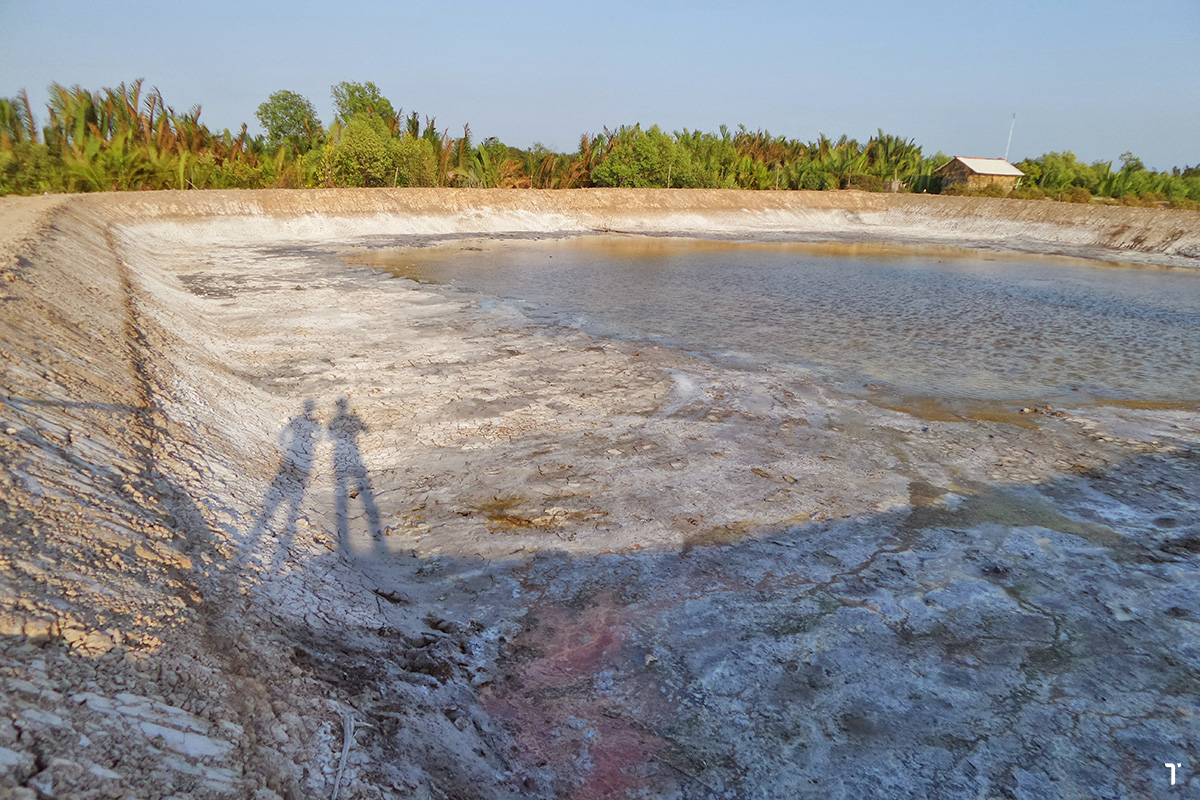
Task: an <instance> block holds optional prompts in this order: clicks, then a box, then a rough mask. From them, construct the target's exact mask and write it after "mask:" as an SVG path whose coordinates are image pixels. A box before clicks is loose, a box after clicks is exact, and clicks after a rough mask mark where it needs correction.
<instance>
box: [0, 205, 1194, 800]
mask: <svg viewBox="0 0 1200 800" xmlns="http://www.w3.org/2000/svg"><path fill="white" fill-rule="evenodd" d="M332 194H333V193H331V196H332ZM346 196H348V195H345V194H338V195H337V197H346ZM166 197H168V198H175V197H177V196H176V195H167V196H166ZM8 202H9V203H10V205H8V206H5V207H4V208H3V209H0V210H2V211H4V213H5V214H7V216H6V217H5V222H6V226H7V233H6V238H7V244H6V248H7V250H5V251H4V253H3V255H4V256H5V258H6V259H7V260H6V261H5V262H4V273H3V281H2V282H0V292H2V294H3V304H2V306H0V307H2V308H3V314H2V315H0V359H2V361H3V365H4V393H3V395H2V396H0V402H2V406H3V407H2V409H0V414H2V419H0V509H2V510H0V525H2V529H0V685H2V686H3V692H2V693H0V796H12V797H21V798H35V797H86V798H108V797H112V798H118V797H121V798H123V797H130V796H135V797H146V798H165V797H196V798H210V797H211V798H216V797H254V798H257V800H272V799H273V798H279V797H284V798H307V797H329V796H331V795H332V794H333V793H334V792H335V791H336V792H337V793H338V797H341V798H385V797H389V798H390V797H396V798H400V797H420V798H442V797H454V798H474V797H514V798H515V797H544V798H550V797H569V798H602V797H667V798H670V797H675V798H709V797H729V798H750V797H755V798H776V797H779V798H783V797H787V798H804V797H811V798H866V797H880V798H908V797H922V798H1031V799H1032V798H1057V797H1063V798H1069V797H1081V798H1082V797H1089V798H1090V797H1101V798H1142V797H1146V798H1149V797H1167V796H1179V797H1187V796H1195V795H1198V794H1200V776H1198V775H1200V638H1198V634H1200V592H1198V590H1200V506H1198V505H1197V503H1198V502H1200V500H1198V498H1200V449H1198V448H1200V417H1198V415H1197V413H1196V409H1195V408H1187V407H1177V408H1170V409H1155V408H1130V407H1121V406H1094V407H1088V408H1079V409H1066V410H1054V409H1037V410H1036V411H1037V413H1033V414H1026V415H1024V416H1020V417H1017V416H1015V415H1011V416H1006V415H1003V414H1001V415H999V416H998V417H997V418H996V419H994V420H988V419H966V418H955V417H954V416H953V415H945V414H942V415H938V418H936V419H929V418H921V417H919V416H916V415H913V414H909V413H904V412H902V411H896V410H888V409H881V408H879V407H876V406H874V405H871V404H869V403H867V402H865V401H863V400H861V399H856V398H851V397H847V396H844V395H840V394H838V393H835V392H833V391H830V390H828V389H827V388H824V387H822V386H820V385H817V384H815V383H813V382H812V381H811V380H810V379H808V378H805V377H804V376H803V375H799V374H796V373H792V372H788V371H786V370H784V369H782V368H766V369H762V370H756V371H747V370H737V369H732V368H729V367H725V366H721V365H719V364H714V363H712V362H709V361H705V360H702V359H700V358H697V357H694V356H691V355H687V354H683V353H680V352H675V351H671V350H669V349H664V348H660V347H653V346H648V345H644V344H637V343H633V342H624V341H615V340H602V339H596V338H592V337H589V336H587V335H585V334H584V333H582V332H579V331H573V330H569V329H550V328H541V327H535V326H532V325H530V324H529V322H528V321H527V320H526V319H524V318H522V317H520V316H519V315H517V314H516V313H515V312H512V311H511V310H505V308H503V307H492V306H490V305H488V304H480V303H479V302H477V301H475V300H472V299H471V298H469V297H464V296H463V295H460V294H455V293H452V292H446V291H444V290H441V289H438V288H434V287H425V286H418V285H416V284H413V283H411V282H409V281H405V280H399V279H392V278H389V277H388V276H387V275H385V274H383V273H380V272H378V271H374V270H371V269H370V268H368V267H365V266H347V265H346V264H345V263H343V261H342V260H340V259H339V258H338V256H337V254H338V252H340V251H341V250H343V249H344V248H346V247H349V246H351V245H353V244H356V243H357V239H356V236H359V235H360V234H361V233H362V232H363V231H362V230H361V229H360V228H353V226H347V228H348V229H351V228H353V230H354V231H355V233H353V234H351V233H346V234H345V236H343V237H342V238H340V239H339V238H337V237H336V236H333V237H331V236H330V235H328V234H321V235H320V236H317V235H314V234H311V233H306V232H304V231H303V230H299V229H298V228H297V227H296V226H297V225H298V224H299V223H298V222H296V219H297V218H296V217H288V216H286V215H282V216H280V217H279V218H278V219H275V220H273V219H272V218H271V217H270V216H267V217H265V218H264V219H265V221H264V222H263V223H262V224H260V225H257V226H255V225H241V227H239V224H238V223H237V220H236V219H234V220H232V221H229V220H224V219H222V218H220V217H213V216H211V212H207V213H209V216H203V215H198V216H197V218H196V220H194V221H193V220H191V219H190V218H189V217H188V216H187V214H186V213H182V212H180V211H178V210H177V209H173V208H172V209H170V210H160V211H158V212H155V213H153V214H147V215H146V216H145V217H144V218H142V217H139V216H138V215H128V214H122V213H116V212H110V211H107V210H106V207H105V206H104V205H103V203H101V202H99V201H97V200H92V199H89V200H87V201H83V200H75V201H62V200H28V201H21V203H20V204H18V203H16V201H8ZM116 202H117V201H114V203H116ZM121 202H126V201H121ZM128 202H134V201H128ZM136 202H142V201H140V200H138V201H136ZM154 202H158V201H154ZM161 202H162V205H163V207H164V209H166V207H167V206H169V205H170V203H171V202H176V201H175V200H174V199H171V200H170V202H168V201H167V200H163V201H161ZM331 202H333V201H331ZM563 202H565V201H563ZM39 203H40V204H41V205H38V204H39ZM368 205H369V204H368ZM367 210H371V209H367ZM185 211H186V209H185ZM343 211H344V209H343ZM374 211H375V213H379V214H386V213H387V212H386V209H375V210H374ZM486 212H487V209H486V208H484V209H483V210H482V211H480V212H478V213H476V212H472V213H473V214H475V216H471V215H468V218H467V220H466V221H465V222H464V221H462V220H459V221H458V222H455V223H454V224H455V225H458V226H459V227H460V228H461V231H462V232H463V233H466V232H470V231H472V230H478V228H472V227H469V226H470V225H471V223H472V221H477V220H478V214H484V215H486ZM230 213H231V214H232V213H233V212H230ZM237 213H242V212H237ZM362 213H366V211H363V212H362ZM447 213H448V212H447ZM906 213H911V212H906ZM1138 219H1141V218H1140V217H1139V218H1138ZM552 222H553V225H557V226H559V227H560V228H564V229H566V230H578V229H582V228H583V227H584V226H582V225H580V226H577V227H571V226H570V225H565V226H564V224H563V222H562V220H561V219H558V218H556V219H555V220H552ZM372 224H373V225H375V226H376V228H377V229H386V227H387V225H388V224H390V223H389V222H388V221H387V220H386V219H384V220H383V221H379V220H376V221H375V222H373V223H372ZM553 225H551V223H547V226H548V227H551V228H552V227H553ZM336 227H337V226H336V225H333V228H334V229H335V230H336ZM448 228H453V225H450V224H449V223H447V225H446V226H443V227H442V228H438V229H437V230H436V231H433V232H436V233H439V234H447V233H449V234H454V233H455V231H454V230H449V229H448ZM532 230H534V231H535V232H536V231H538V230H540V229H538V228H533V229H532ZM369 232H371V231H368V233H369ZM376 232H377V231H376ZM683 232H685V233H689V232H694V231H683ZM810 233H811V232H810ZM526 235H531V234H528V233H527V234H526ZM771 235H772V236H773V237H776V238H778V237H779V236H782V235H783V234H780V233H779V232H773V233H772V234H771ZM797 237H799V233H797ZM1044 248H1045V249H1047V250H1050V249H1052V248H1051V247H1050V246H1049V245H1045V246H1044ZM1017 423H1019V424H1017ZM351 721H352V722H351ZM348 730H349V731H350V736H349V738H348V739H347V738H346V736H345V733H346V731H348ZM343 757H344V760H343ZM1164 762H1179V763H1181V764H1184V765H1186V766H1185V768H1184V769H1183V770H1182V771H1181V773H1180V779H1179V783H1178V785H1177V786H1175V787H1168V786H1167V774H1166V771H1165V770H1164V768H1163V766H1162V765H1163V763H1164ZM1169 792H1174V793H1175V794H1174V795H1172V794H1169ZM1188 792H1191V793H1192V794H1191V795H1189V794H1188Z"/></svg>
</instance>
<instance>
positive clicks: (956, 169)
mask: <svg viewBox="0 0 1200 800" xmlns="http://www.w3.org/2000/svg"><path fill="white" fill-rule="evenodd" d="M935 174H937V175H941V176H942V188H945V187H947V186H953V185H955V184H960V185H963V186H966V187H967V188H968V189H972V190H974V189H982V188H984V187H985V186H999V187H1000V188H1002V189H1004V191H1006V192H1007V191H1010V190H1012V189H1014V188H1016V185H1017V182H1018V181H1019V180H1020V179H1021V178H1022V177H1023V176H1024V175H1025V173H1024V172H1021V170H1019V169H1017V168H1016V167H1014V166H1013V165H1012V164H1010V163H1008V162H1007V161H1005V160H1004V159H1003V158H968V157H966V156H955V157H954V158H952V159H951V160H950V161H949V162H948V163H946V164H944V165H943V166H941V167H939V168H938V170H937V172H936V173H935Z"/></svg>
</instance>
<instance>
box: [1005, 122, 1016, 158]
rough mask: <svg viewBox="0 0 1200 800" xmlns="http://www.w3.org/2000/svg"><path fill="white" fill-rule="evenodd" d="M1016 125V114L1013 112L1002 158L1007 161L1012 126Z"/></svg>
mask: <svg viewBox="0 0 1200 800" xmlns="http://www.w3.org/2000/svg"><path fill="white" fill-rule="evenodd" d="M1015 127H1017V115H1016V114H1013V121H1012V125H1010V126H1009V128H1008V144H1006V145H1004V160H1005V161H1008V149H1009V148H1010V147H1012V135H1013V128H1015Z"/></svg>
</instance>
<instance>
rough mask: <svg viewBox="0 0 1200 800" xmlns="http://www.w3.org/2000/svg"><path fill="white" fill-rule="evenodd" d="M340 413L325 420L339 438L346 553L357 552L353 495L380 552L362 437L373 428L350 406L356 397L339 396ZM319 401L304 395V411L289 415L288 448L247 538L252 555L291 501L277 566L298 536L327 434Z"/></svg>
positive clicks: (339, 507) (339, 518)
mask: <svg viewBox="0 0 1200 800" xmlns="http://www.w3.org/2000/svg"><path fill="white" fill-rule="evenodd" d="M336 408H337V413H336V415H335V416H334V417H333V419H331V420H330V421H329V423H328V424H327V425H326V426H325V430H326V432H327V433H328V436H329V438H330V440H331V441H332V443H333V480H334V514H335V518H336V522H337V537H338V548H339V549H340V550H341V551H342V552H343V553H350V552H351V542H350V501H351V500H355V499H360V500H361V501H362V505H363V511H364V512H365V514H366V517H367V528H368V530H369V531H370V534H371V540H372V542H373V543H374V549H375V552H377V553H382V552H383V551H384V541H383V526H382V525H381V524H380V521H379V507H378V506H377V504H376V502H375V492H374V489H373V488H372V486H371V477H370V474H369V472H368V470H367V466H366V464H365V463H364V462H363V457H362V450H361V448H360V446H359V443H358V437H359V436H360V435H361V434H363V433H366V432H367V431H368V428H367V424H366V423H365V422H364V421H363V420H362V418H361V417H359V416H358V415H357V414H355V413H354V412H353V411H351V410H350V401H349V400H348V399H347V398H345V397H339V398H338V399H337V402H336ZM315 412H316V402H315V401H314V400H313V399H312V398H308V399H306V400H305V401H304V409H303V411H302V412H301V413H300V414H298V415H296V416H295V417H292V418H291V419H290V420H288V423H287V425H285V426H284V428H283V430H282V431H280V433H279V444H280V447H281V448H282V450H283V454H282V456H281V458H280V462H279V468H278V469H277V470H276V472H275V477H274V479H273V480H272V481H271V485H270V486H269V487H268V488H267V491H266V494H265V495H264V497H263V507H262V511H261V512H259V513H258V514H257V515H256V516H255V520H254V524H253V525H252V526H251V527H250V531H249V533H247V535H246V537H245V539H244V540H243V542H242V546H241V550H242V554H243V556H248V555H250V553H251V551H253V550H254V549H256V548H257V547H258V544H259V542H260V540H261V539H262V538H263V535H264V534H265V533H266V531H267V529H268V528H269V527H270V526H271V521H272V520H273V519H274V518H275V516H276V515H277V513H278V512H279V509H280V506H286V507H287V511H286V515H285V517H284V522H283V527H282V530H280V531H279V533H278V536H277V537H276V541H275V543H274V547H273V550H274V557H273V559H272V562H271V568H272V570H278V569H279V567H280V566H281V564H282V559H283V558H284V556H285V554H286V553H287V552H288V551H289V550H290V549H291V545H292V541H293V540H294V539H295V537H296V527H297V524H298V522H299V519H300V514H301V505H302V503H303V500H304V495H305V494H306V493H307V491H308V485H309V482H310V480H311V478H312V473H313V466H314V462H315V459H316V449H317V443H318V441H319V439H320V438H321V435H322V431H321V427H322V426H321V422H320V421H319V420H318V419H317V418H316V415H315Z"/></svg>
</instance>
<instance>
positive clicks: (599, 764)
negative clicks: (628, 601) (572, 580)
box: [482, 593, 677, 800]
mask: <svg viewBox="0 0 1200 800" xmlns="http://www.w3.org/2000/svg"><path fill="white" fill-rule="evenodd" d="M652 615H653V614H652V611H651V610H650V609H648V608H641V607H639V608H638V609H637V610H636V612H632V613H631V611H630V609H628V608H627V607H625V606H624V605H623V604H622V603H621V602H620V600H619V599H618V598H617V597H615V596H613V595H612V594H611V593H605V594H601V595H596V596H594V597H592V598H590V599H588V600H587V601H586V602H582V603H573V604H571V605H570V606H567V605H562V604H550V603H548V602H545V601H543V603H542V604H539V605H536V606H534V607H533V608H532V609H531V611H530V613H529V616H528V617H527V618H526V622H527V627H526V628H525V630H524V632H522V633H521V634H520V635H519V636H518V637H517V639H516V640H515V641H514V642H512V644H511V649H510V653H511V656H510V659H509V661H508V662H507V664H506V665H505V666H506V670H505V673H504V677H503V678H501V679H500V680H498V681H497V682H496V683H495V684H493V685H492V686H491V687H489V689H488V690H486V691H485V692H484V694H483V697H482V699H483V703H484V706H485V707H486V708H487V710H488V711H489V712H491V713H492V714H494V715H495V716H497V717H499V718H500V719H503V720H504V721H505V722H506V724H507V725H508V726H509V728H510V730H512V732H513V735H514V737H515V738H516V740H517V745H518V747H519V748H520V750H521V751H522V752H521V756H522V760H524V761H525V762H526V763H528V764H531V765H537V766H542V767H546V768H549V769H550V770H551V771H552V772H553V773H554V774H555V775H556V777H557V778H558V781H559V783H558V789H559V794H560V796H566V797H571V798H579V799H580V800H591V798H604V797H613V796H616V795H618V794H619V793H622V792H624V791H625V790H626V789H631V788H634V787H652V786H653V785H655V784H656V783H657V782H658V781H657V780H656V778H655V776H659V775H660V774H661V777H662V778H667V779H670V778H671V777H673V776H670V775H669V773H670V772H671V767H670V761H671V759H670V758H669V757H668V758H665V759H662V760H659V759H658V758H656V756H658V755H659V754H661V753H663V751H664V750H669V749H670V748H671V745H670V743H669V742H667V741H666V740H664V739H663V738H662V737H661V736H659V735H658V734H657V733H656V730H658V729H659V727H660V726H661V725H662V724H664V723H666V724H669V723H670V721H671V719H672V718H673V713H672V709H671V706H670V704H669V703H668V701H667V700H666V698H665V697H664V693H663V692H662V687H661V683H660V682H659V680H658V679H657V678H656V676H655V670H656V669H657V664H656V661H655V659H654V657H653V655H652V654H648V653H647V652H646V651H645V650H643V649H642V648H641V647H639V646H638V645H637V644H636V643H635V642H634V641H633V640H634V638H635V637H634V636H633V635H632V634H634V629H635V627H636V626H637V625H638V624H639V623H641V622H644V621H648V620H649V618H650V617H651V616H652ZM675 777H677V776H675Z"/></svg>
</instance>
